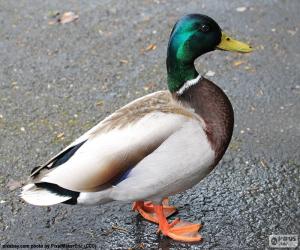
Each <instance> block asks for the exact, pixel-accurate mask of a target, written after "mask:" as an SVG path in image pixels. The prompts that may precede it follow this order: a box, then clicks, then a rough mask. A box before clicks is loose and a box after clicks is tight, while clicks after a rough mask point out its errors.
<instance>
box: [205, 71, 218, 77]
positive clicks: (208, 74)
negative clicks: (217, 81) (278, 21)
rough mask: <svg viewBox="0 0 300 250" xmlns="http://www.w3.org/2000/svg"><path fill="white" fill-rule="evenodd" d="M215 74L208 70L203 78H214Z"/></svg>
mask: <svg viewBox="0 0 300 250" xmlns="http://www.w3.org/2000/svg"><path fill="white" fill-rule="evenodd" d="M215 74H216V72H214V71H211V70H209V71H207V72H206V74H205V76H214V75H215Z"/></svg>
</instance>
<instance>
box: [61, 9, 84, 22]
mask: <svg viewBox="0 0 300 250" xmlns="http://www.w3.org/2000/svg"><path fill="white" fill-rule="evenodd" d="M78 18H79V16H78V15H76V14H75V13H74V12H71V11H69V12H65V13H64V14H63V15H62V16H61V17H60V18H59V19H58V22H59V23H61V24H65V23H70V22H73V21H75V20H77V19H78Z"/></svg>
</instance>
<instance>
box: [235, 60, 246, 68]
mask: <svg viewBox="0 0 300 250" xmlns="http://www.w3.org/2000/svg"><path fill="white" fill-rule="evenodd" d="M245 63H246V61H235V62H233V66H235V67H238V66H240V65H242V64H245Z"/></svg>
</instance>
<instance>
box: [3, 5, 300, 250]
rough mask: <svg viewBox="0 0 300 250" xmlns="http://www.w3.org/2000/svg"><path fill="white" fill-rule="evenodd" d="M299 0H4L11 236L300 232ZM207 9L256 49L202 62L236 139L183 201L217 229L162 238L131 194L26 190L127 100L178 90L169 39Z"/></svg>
mask: <svg viewBox="0 0 300 250" xmlns="http://www.w3.org/2000/svg"><path fill="white" fill-rule="evenodd" d="M299 8H300V2H299V1H297V0H290V1H284V0H270V1H258V0H251V1H250V0H248V1H236V0H231V1H230V0H224V1H217V0H210V1H208V0H206V1H204V0H203V1H200V0H199V1H196V0H195V1H190V0H189V1H186V0H180V1H179V0H178V1H177V0H172V1H167V0H139V1H138V0H131V1H117V0H106V1H105V0H101V1H99V0H98V1H96V0H90V1H71V0H68V1H67V0H66V1H58V0H52V1H47V2H45V1H37V0H34V1H33V0H28V1H25V0H20V1H0V23H1V25H0V37H1V38H0V63H1V67H0V103H1V104H0V134H1V136H0V208H1V209H0V242H1V244H2V245H3V244H62V243H65V244H67V243H68V244H75V243H77V244H96V245H97V248H98V249H101V248H102V249H149V248H155V249H157V248H161V249H181V248H184V249H199V248H200V247H201V248H211V249H216V248H217V249H225V248H231V249H238V248H239V249H242V248H243V249H245V248H251V249H253V248H255V249H261V248H266V247H268V246H269V235H271V234H299V232H300V228H299V225H300V220H299V217H300V211H299V204H300V201H299V200H300V196H299V186H300V185H299V184H300V181H299V165H300V164H299V159H300V157H299V148H300V145H299V144H300V143H299V142H300V131H299V130H300V127H299V124H300V111H299V110H300V103H299V94H300V83H299V80H300V77H299V70H300V69H299V43H300V41H299V24H300V17H299ZM188 13H202V14H206V15H209V16H211V17H212V18H214V19H215V20H216V21H217V22H218V23H219V25H220V26H221V27H222V28H223V30H224V31H226V32H227V33H228V34H230V35H232V36H233V37H235V38H237V39H240V40H242V41H245V42H249V43H250V44H251V45H252V46H253V47H255V51H254V52H253V53H250V54H246V55H245V54H236V53H229V52H221V51H215V52H211V53H209V54H206V55H205V56H202V57H201V58H200V59H198V60H197V61H196V66H197V69H198V71H199V72H200V73H201V74H202V75H205V76H206V77H207V78H209V79H210V80H212V81H213V82H215V83H216V84H218V85H219V86H220V87H222V88H223V89H224V90H225V92H226V94H227V95H228V96H229V98H230V100H231V102H232V104H233V107H234V110H235V129H234V136H233V139H232V142H231V144H230V147H229V150H228V151H227V153H226V155H225V156H224V158H223V160H222V161H221V162H220V163H219V165H218V166H217V167H216V169H215V170H214V171H213V172H212V173H211V174H210V175H209V176H208V177H207V178H206V179H205V180H203V181H202V182H201V183H200V184H199V185H197V186H196V187H194V188H193V189H191V190H189V191H187V192H185V193H182V194H179V195H177V196H175V197H172V198H171V203H173V204H175V205H176V206H177V207H178V208H179V215H180V217H182V218H183V219H187V220H191V221H192V220H193V221H198V222H200V223H202V224H204V227H203V229H202V230H201V234H202V236H203V238H204V240H203V241H202V242H201V243H198V244H183V243H178V242H174V241H172V240H169V239H167V238H164V237H161V236H157V235H156V233H155V232H156V226H155V225H153V224H150V223H148V222H145V221H144V220H142V219H141V218H140V217H139V216H138V215H136V214H135V213H134V212H132V211H131V206H130V204H118V203H113V204H107V205H103V206H96V207H78V206H76V207H72V206H67V205H58V206H53V207H33V206H30V205H28V204H24V203H23V202H22V201H21V200H20V199H19V197H18V193H19V190H20V187H21V186H22V185H23V183H25V182H26V180H27V176H28V175H29V173H30V171H31V169H32V168H33V167H35V166H37V165H39V164H41V163H43V162H45V161H46V160H48V158H49V157H50V156H53V155H54V154H56V153H57V152H59V151H60V150H61V149H62V148H63V147H65V146H66V145H68V144H69V143H70V142H71V141H73V140H74V139H76V138H77V137H78V136H79V135H81V134H82V133H83V132H85V131H86V130H88V129H89V128H91V127H92V126H93V125H95V124H96V123H97V122H98V121H100V120H102V119H103V118H104V117H105V116H107V115H108V114H110V113H111V112H113V111H114V110H116V109H117V108H119V107H121V106H122V105H124V104H126V103H128V102H129V101H131V100H134V99H135V98H137V97H140V96H143V95H145V94H148V93H151V92H154V91H157V90H161V89H166V88H167V85H166V68H165V59H166V48H167V43H168V37H169V34H170V32H171V29H172V27H173V25H174V23H175V22H176V20H177V19H179V18H180V17H181V16H182V15H184V14H188Z"/></svg>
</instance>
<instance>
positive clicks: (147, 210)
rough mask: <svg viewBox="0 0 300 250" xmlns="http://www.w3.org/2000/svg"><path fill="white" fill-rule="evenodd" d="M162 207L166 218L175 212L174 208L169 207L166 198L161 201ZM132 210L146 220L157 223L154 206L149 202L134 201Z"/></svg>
mask: <svg viewBox="0 0 300 250" xmlns="http://www.w3.org/2000/svg"><path fill="white" fill-rule="evenodd" d="M162 207H163V211H164V214H165V216H166V217H167V218H168V217H170V216H171V215H173V214H174V213H176V212H177V209H176V207H174V206H169V200H168V199H167V198H166V199H164V200H163V205H162ZM132 210H134V211H137V212H139V213H140V215H141V216H143V217H144V218H145V219H146V220H148V221H151V222H154V223H158V218H157V216H156V213H155V211H154V205H153V204H152V202H151V201H145V202H144V201H136V202H134V203H133V206H132Z"/></svg>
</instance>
